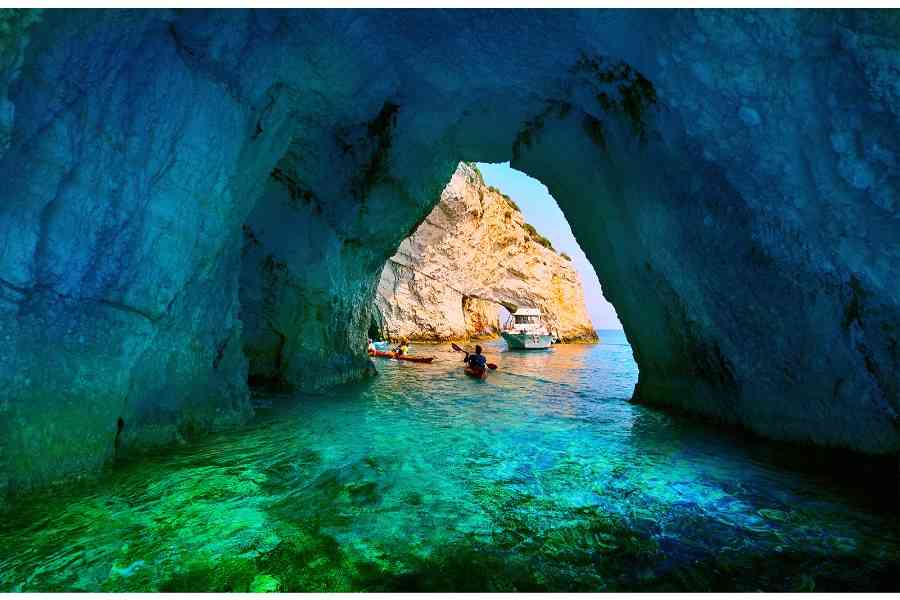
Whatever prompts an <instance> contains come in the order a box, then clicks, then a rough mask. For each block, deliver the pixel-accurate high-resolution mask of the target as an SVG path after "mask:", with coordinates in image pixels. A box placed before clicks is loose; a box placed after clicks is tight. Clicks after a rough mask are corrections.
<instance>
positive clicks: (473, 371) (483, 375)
mask: <svg viewBox="0 0 900 600" xmlns="http://www.w3.org/2000/svg"><path fill="white" fill-rule="evenodd" d="M465 371H466V375H468V376H469V377H474V378H475V379H487V369H479V368H478V367H466V369H465Z"/></svg>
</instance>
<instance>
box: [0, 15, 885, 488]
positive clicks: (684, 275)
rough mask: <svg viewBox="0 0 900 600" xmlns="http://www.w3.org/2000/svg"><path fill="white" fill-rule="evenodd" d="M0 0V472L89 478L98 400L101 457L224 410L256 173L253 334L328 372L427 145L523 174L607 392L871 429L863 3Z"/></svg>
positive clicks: (843, 434)
mask: <svg viewBox="0 0 900 600" xmlns="http://www.w3.org/2000/svg"><path fill="white" fill-rule="evenodd" d="M2 18H3V25H4V28H5V29H11V31H12V35H11V36H7V38H6V39H5V40H4V42H3V46H2V49H0V94H2V98H0V133H2V145H0V180H2V181H3V183H4V185H3V187H2V191H0V195H2V198H0V327H2V332H3V335H4V342H5V343H4V344H3V346H2V347H0V380H2V381H3V382H4V386H3V389H2V391H0V410H2V416H3V419H2V422H0V427H2V428H3V431H2V434H3V435H2V436H0V439H2V441H3V442H4V443H5V444H6V448H5V449H4V452H3V457H4V458H3V460H4V461H5V464H4V465H3V466H2V473H3V475H4V477H5V481H6V483H5V484H4V483H0V485H7V486H8V488H9V489H11V490H16V489H23V488H26V487H28V486H30V485H35V484H41V483H45V482H47V481H51V480H53V479H55V478H58V477H61V476H66V475H71V474H74V473H77V472H82V471H95V470H96V469H97V468H98V467H99V465H101V464H102V463H103V462H104V461H106V460H108V459H109V457H110V456H111V455H112V453H113V447H114V446H113V444H114V439H115V434H116V429H117V425H116V423H117V419H118V417H122V418H123V420H124V421H125V428H124V431H123V434H122V436H121V448H120V450H122V451H127V450H128V449H136V448H141V447H146V446H147V445H151V444H155V443H165V442H167V441H170V440H172V439H175V438H177V436H178V435H185V434H187V433H190V432H191V431H193V430H197V429H201V430H202V429H209V428H214V427H217V426H219V425H220V424H227V423H231V422H234V421H239V420H241V419H244V418H246V415H247V414H248V413H249V408H248V403H247V389H246V383H245V382H246V376H247V371H246V368H247V367H246V364H247V362H246V358H245V357H244V356H243V355H242V352H241V350H242V348H245V347H246V346H245V340H247V339H249V340H256V339H261V338H263V337H265V335H267V334H266V333H265V332H264V331H262V330H261V329H259V323H261V322H263V321H262V320H261V319H257V321H255V324H253V325H252V326H251V327H249V328H248V332H247V335H245V333H244V331H243V326H242V323H241V320H240V319H239V315H240V314H241V312H242V307H241V297H242V296H243V297H244V298H248V299H252V298H259V297H260V295H261V292H259V291H254V290H253V289H250V288H249V287H248V288H247V289H246V290H244V292H241V281H244V282H249V283H246V285H250V286H252V285H254V284H253V279H254V278H253V277H250V276H249V275H247V274H246V269H248V268H249V267H248V264H247V260H248V257H249V258H250V259H252V256H250V253H249V252H245V255H244V256H243V257H242V256H241V252H242V250H244V249H245V245H246V240H245V236H244V234H243V233H242V231H243V227H244V226H245V225H248V224H249V226H250V228H251V230H252V231H254V232H255V231H256V227H254V223H257V224H260V223H263V224H265V223H270V222H271V220H272V219H275V218H277V217H275V216H271V217H266V216H265V215H263V214H262V212H263V211H266V210H273V211H276V212H281V211H283V210H285V209H283V208H282V205H283V203H279V202H271V199H272V197H271V196H270V195H269V194H264V192H265V191H266V189H267V188H268V187H270V186H271V185H272V184H271V183H270V181H271V179H272V174H273V171H274V170H275V169H278V170H279V172H280V173H282V174H283V175H285V176H287V177H289V178H290V181H292V182H293V183H292V184H291V185H292V186H293V188H294V189H295V195H296V194H299V197H300V198H301V199H302V198H308V199H309V200H310V203H309V206H308V207H301V209H300V212H297V213H296V215H293V214H292V217H293V218H294V219H295V222H297V223H298V225H299V224H300V223H302V227H301V228H298V229H296V230H285V229H284V228H273V229H272V231H273V233H272V234H271V235H272V236H273V238H274V237H275V236H285V237H286V239H283V240H275V239H273V240H265V241H264V243H265V244H266V246H265V247H264V248H273V249H275V248H277V249H278V252H283V253H284V254H285V255H287V256H286V257H281V258H279V257H278V256H276V255H275V253H274V251H272V252H269V251H268V250H266V249H262V250H259V252H260V253H265V252H268V253H269V254H273V260H277V261H278V262H280V263H284V264H285V265H286V267H287V268H288V269H289V273H291V274H292V275H291V276H290V277H286V278H279V279H278V281H277V282H276V285H275V286H274V288H271V289H275V290H277V291H278V297H279V298H281V299H280V300H275V303H276V305H277V306H280V304H281V303H286V308H285V313H286V315H287V316H288V317H289V318H284V319H282V318H281V317H279V319H278V322H277V323H276V325H277V327H285V323H287V324H288V325H290V327H294V326H296V325H295V324H296V323H298V322H300V321H302V320H303V319H308V318H310V316H311V318H312V319H315V320H316V325H315V326H309V327H307V328H306V329H303V330H301V331H298V332H296V333H297V339H298V340H299V339H302V343H301V342H296V343H294V342H289V341H287V342H285V347H286V348H288V347H290V348H293V349H294V350H293V351H294V352H297V353H300V352H301V351H302V350H307V351H309V352H308V353H307V354H308V356H309V358H308V359H307V363H306V364H305V368H306V369H307V370H311V369H317V368H319V369H321V370H322V371H323V372H325V371H326V370H327V371H331V372H334V373H333V378H332V379H335V380H336V379H340V378H343V377H350V376H352V375H353V374H354V373H356V372H358V365H359V361H361V360H363V356H362V353H363V351H364V349H363V346H364V344H363V341H364V335H365V331H364V324H365V322H367V320H368V316H367V315H366V314H364V313H365V310H366V308H365V307H366V306H368V305H369V303H367V302H363V301H362V300H363V297H364V296H367V295H369V298H368V299H369V300H371V296H370V295H371V294H374V290H375V285H376V282H377V278H378V275H379V267H380V265H382V264H383V263H384V261H386V260H387V259H388V258H389V257H390V256H391V255H392V254H393V253H394V251H395V250H396V249H397V246H398V245H399V243H400V242H401V240H402V239H403V238H405V237H407V236H408V235H410V234H411V233H412V232H413V231H414V230H415V228H416V226H417V225H418V223H419V222H420V221H421V220H422V219H424V218H425V216H426V215H428V213H429V212H430V210H431V209H432V208H433V205H434V202H435V201H436V199H437V198H438V195H439V193H440V190H441V189H442V188H443V186H444V185H445V184H446V183H447V181H448V179H449V178H450V175H451V174H452V173H453V170H454V169H455V168H456V165H457V163H458V162H459V161H460V160H467V161H485V162H501V161H505V160H511V161H512V165H513V166H514V167H515V168H517V169H519V170H522V171H524V172H526V173H528V174H530V175H532V176H534V177H537V178H538V179H540V180H541V181H543V182H544V183H545V184H547V185H548V187H549V189H550V191H551V193H552V194H553V196H554V197H555V198H556V199H557V201H558V202H559V204H560V207H561V209H562V210H563V212H564V213H565V215H566V216H567V219H568V221H569V222H570V224H571V225H572V229H573V233H574V234H575V236H576V238H577V239H578V240H579V243H580V244H581V246H582V248H583V249H584V250H585V253H586V254H587V256H588V258H589V259H590V260H591V262H592V263H593V265H594V267H595V269H596V270H597V273H598V275H599V277H600V280H601V282H602V284H603V288H604V292H605V294H606V295H607V297H608V298H609V300H610V301H611V302H612V303H613V304H614V305H615V307H616V310H617V313H618V315H619V317H620V319H621V321H622V324H623V326H624V328H625V332H626V334H627V336H628V338H629V340H630V342H631V343H632V345H633V348H634V352H635V358H636V359H637V362H638V365H639V367H640V380H639V384H638V389H637V390H636V393H637V396H638V398H639V399H640V400H642V401H645V402H648V403H653V404H659V405H675V406H679V407H682V408H685V409H687V410H690V411H693V412H696V413H701V414H706V415H710V416H713V417H716V418H720V419H723V420H726V421H729V422H733V423H739V424H742V425H744V426H746V427H749V428H751V429H752V430H754V431H756V432H758V433H760V434H762V435H766V436H770V437H776V438H785V439H792V440H801V441H811V442H814V443H819V444H826V445H836V446H844V447H849V448H855V449H858V450H865V451H871V452H896V451H897V450H898V447H900V435H898V426H900V425H898V410H900V401H898V383H900V382H898V372H900V368H898V367H900V350H898V322H900V318H898V317H900V287H898V286H897V281H898V280H900V235H898V231H900V207H898V202H897V198H898V188H900V164H898V161H900V119H898V116H900V89H898V87H897V81H898V80H900V78H898V72H900V67H898V64H900V48H898V44H900V42H898V40H900V35H898V31H900V24H898V19H900V17H898V16H897V14H896V13H893V12H889V11H847V12H840V11H724V12H720V11H608V12H605V11H537V12H530V11H521V12H515V13H508V12H503V11H479V12H467V11H446V12H444V11H433V12H425V11H398V12H391V11H375V12H365V11H175V10H172V11H169V10H159V11H124V12H123V11H101V12H97V11H46V12H44V13H43V14H42V15H41V16H40V18H38V19H30V18H28V19H12V20H10V19H8V17H7V16H6V14H5V13H4V15H3V17H2ZM267 199H268V200H270V202H268V206H269V208H268V209H267V208H265V207H262V206H261V205H260V203H259V201H266V200H267ZM312 199H315V200H316V202H314V203H313V202H312ZM287 210H293V209H292V208H288V209H287ZM275 231H277V232H278V233H275ZM304 234H308V235H315V236H321V238H322V239H325V238H327V239H328V240H330V242H329V243H328V244H325V246H321V245H315V244H311V243H310V244H307V245H305V246H304V247H303V249H302V250H298V249H297V248H296V247H295V246H294V245H293V244H292V243H291V241H293V242H295V243H297V244H303V239H302V237H301V236H302V235H304ZM263 256H265V254H259V255H257V258H262V257H263ZM257 264H261V265H265V264H266V263H265V262H264V261H263V262H258V263H257ZM305 270H308V271H309V272H310V274H311V275H310V276H309V277H307V276H306V275H305V274H303V271H305ZM297 273H300V276H296V277H295V276H294V275H293V274H297ZM313 274H314V275H315V277H313ZM260 277H261V276H260ZM322 277H324V278H325V279H324V280H322V279H321V278H322ZM257 281H258V279H257ZM291 282H293V283H291ZM282 283H287V285H284V286H282ZM291 285H294V287H296V288H297V289H296V290H295V295H291V294H289V293H287V292H288V288H289V287H291ZM307 286H311V287H309V288H307ZM323 290H324V292H323ZM301 298H311V299H310V300H306V299H303V300H301ZM335 298H337V299H346V301H345V302H344V303H337V304H331V299H335ZM308 302H310V303H312V305H314V306H317V307H318V308H317V309H316V310H312V311H310V312H309V314H308V315H307V316H303V317H302V318H301V317H300V316H295V315H297V314H298V312H297V311H298V310H299V307H300V306H301V305H302V306H306V305H307V303H308ZM291 305H293V308H292V307H291ZM261 306H266V303H264V302H263V303H262V304H261ZM268 306H272V305H271V304H268ZM278 310H281V308H278ZM254 311H256V313H257V314H263V311H262V309H259V308H258V307H256V308H254V307H252V306H248V307H247V311H246V312H245V314H246V315H248V317H247V319H248V323H250V322H251V321H253V318H254V317H251V316H249V315H251V314H253V312H254ZM357 327H358V328H357ZM283 333H285V335H288V334H290V335H294V333H292V332H290V331H288V332H283ZM301 334H302V335H301ZM261 345H262V346H264V345H265V344H261ZM254 346H255V343H254V342H252V341H251V343H250V355H251V356H250V358H251V361H256V362H255V363H254V364H261V365H265V364H266V363H267V361H269V364H271V362H270V361H271V358H267V357H271V352H269V351H267V350H265V349H262V350H260V351H259V355H258V356H257V357H254V356H253V352H254V350H253V347H254ZM257 347H258V346H257ZM322 349H327V351H323V350H322ZM335 354H337V355H339V356H338V357H335ZM281 360H286V361H287V362H285V363H283V364H287V365H295V364H297V363H296V361H295V360H294V359H293V358H292V357H288V358H286V359H285V358H284V357H282V359H281ZM264 368H266V367H264ZM293 368H294V367H291V369H293ZM335 371H336V372H335Z"/></svg>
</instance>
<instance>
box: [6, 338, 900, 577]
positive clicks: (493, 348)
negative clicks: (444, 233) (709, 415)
mask: <svg viewBox="0 0 900 600" xmlns="http://www.w3.org/2000/svg"><path fill="white" fill-rule="evenodd" d="M601 338H602V339H603V340H604V342H605V343H602V344H600V345H596V346H560V347H556V348H554V349H553V350H550V351H545V352H500V350H501V349H502V348H503V347H504V345H503V343H502V342H499V343H496V344H488V345H487V346H488V348H487V353H488V355H489V358H490V360H492V361H494V362H497V363H498V364H499V365H500V370H499V371H498V372H496V373H492V374H491V376H490V377H489V379H488V380H487V381H486V382H480V381H474V380H471V379H469V378H466V377H464V375H463V373H462V368H461V366H462V363H461V362H460V355H459V354H454V353H452V352H448V351H447V349H446V347H444V346H439V347H435V348H433V349H432V348H429V347H427V346H424V345H417V346H416V347H415V351H416V352H417V353H421V354H426V353H427V354H430V353H434V354H436V355H437V356H438V357H439V359H440V360H439V361H437V362H435V363H434V364H432V365H414V364H407V363H397V362H393V361H379V362H378V366H379V369H380V371H381V375H380V376H379V377H377V378H376V380H374V381H372V382H369V383H366V384H360V385H354V386H347V387H343V388H341V389H339V390H336V391H334V392H332V393H329V394H328V395H325V396H319V397H311V398H303V399H302V400H301V401H300V402H299V403H289V404H288V403H280V404H279V403H278V402H276V403H275V408H272V409H270V410H266V411H264V413H263V414H261V415H260V418H259V419H258V420H257V421H256V422H255V423H253V424H252V425H251V426H250V427H248V428H246V429H245V430H243V431H240V432H231V433H227V434H221V435H217V436H213V437H210V438H206V439H204V440H203V441H201V442H199V443H196V444H192V445H189V446H186V447H183V448H180V449H177V450H174V451H169V452H167V453H165V454H163V455H160V456H152V457H145V458H141V459H140V460H135V461H134V462H132V463H130V464H127V465H120V466H119V467H117V468H116V469H114V470H112V471H111V472H110V473H109V474H108V475H107V476H106V477H104V478H103V479H102V481H100V482H95V483H86V484H81V485H75V486H71V487H69V488H67V489H66V490H65V491H64V492H60V491H54V492H52V493H45V494H41V495H37V496H33V497H30V498H29V499H28V500H27V501H24V502H18V503H16V504H15V506H13V507H12V508H11V509H10V511H9V512H8V513H6V514H4V515H3V520H2V525H0V547H2V550H0V590H4V591H8V590H105V591H121V590H151V591H152V590H159V591H179V590H198V591H202V590H235V591H242V590H243V591H246V590H253V591H267V590H276V589H280V590H294V591H301V590H310V591H342V590H435V591H439V590H496V591H502V590H509V591H512V590H550V591H553V590H559V591H562V590H614V589H625V590H698V591H699V590H710V589H715V590H720V589H735V590H757V589H784V590H798V591H799V590H813V589H815V590H828V589H836V590H839V589H888V590H892V589H893V590H896V589H897V587H898V573H897V569H896V564H897V563H898V558H900V549H898V547H900V543H898V534H897V531H898V529H897V527H898V521H897V516H896V513H891V512H885V511H884V510H883V509H879V508H878V507H877V506H874V507H873V506H872V505H871V503H867V502H865V501H864V498H862V497H861V496H864V495H865V492H863V493H862V494H860V493H859V492H854V490H853V489H851V486H849V485H848V484H840V483H837V482H834V481H830V480H829V478H828V477H827V476H823V475H821V474H818V475H816V474H811V473H808V472H807V473H804V472H799V471H797V470H790V469H787V468H783V467H779V466H776V465H777V462H776V461H772V460H769V459H771V458H772V456H773V454H774V453H777V452H778V451H779V450H778V446H774V445H771V444H762V443H760V442H755V441H747V440H743V439H741V438H740V437H739V436H737V435H736V434H734V433H733V432H727V431H725V432H719V431H716V430H714V429H711V428H709V427H708V426H704V425H700V424H696V423H693V422H691V421H688V420H685V419H680V418H676V417H672V416H670V415H667V414H666V413H662V412H659V411H653V410H648V409H646V408H643V407H640V406H634V405H631V404H629V403H627V402H626V401H625V400H626V399H627V398H628V397H629V396H630V394H631V391H632V388H633V385H634V381H635V379H636V369H635V366H634V363H633V361H632V359H631V350H630V348H629V347H628V346H627V344H626V343H625V341H624V338H623V337H622V336H621V334H615V333H613V332H601ZM432 350H433V352H432ZM761 449H762V450H761ZM773 449H774V450H773ZM787 451H789V452H796V449H791V450H787ZM893 485H894V486H895V487H896V482H894V483H893Z"/></svg>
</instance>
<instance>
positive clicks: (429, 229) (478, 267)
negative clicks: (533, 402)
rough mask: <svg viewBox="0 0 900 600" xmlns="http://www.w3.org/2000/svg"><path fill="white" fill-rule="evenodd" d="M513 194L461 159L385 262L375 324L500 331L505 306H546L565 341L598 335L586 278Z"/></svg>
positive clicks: (453, 335) (447, 332) (435, 335)
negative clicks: (531, 220)
mask: <svg viewBox="0 0 900 600" xmlns="http://www.w3.org/2000/svg"><path fill="white" fill-rule="evenodd" d="M528 227H529V225H528V224H526V222H525V218H524V216H523V215H522V213H521V212H520V211H519V209H518V207H517V206H516V204H515V203H514V201H513V199H511V198H509V197H508V196H505V195H504V194H503V193H502V192H501V191H500V190H498V189H496V188H493V187H489V186H487V185H486V184H485V183H484V181H483V179H482V178H481V174H480V173H479V172H478V171H477V170H476V169H473V168H472V167H470V166H469V165H467V164H465V163H460V165H459V167H458V168H457V170H456V172H455V173H454V174H453V177H452V178H451V179H450V183H448V184H447V187H445V188H444V191H443V192H442V193H441V200H440V202H439V203H438V204H437V206H435V207H434V209H433V210H432V211H431V213H429V215H428V217H426V218H425V221H423V222H422V224H421V225H419V227H418V229H416V232H415V233H414V234H413V235H411V236H410V237H408V238H406V239H405V240H403V242H402V243H401V244H400V247H399V248H398V249H397V252H396V253H395V254H394V256H392V257H391V258H390V259H388V261H387V263H385V266H384V270H383V271H382V273H381V279H380V280H379V282H378V289H377V292H376V296H375V306H376V311H375V313H374V314H373V317H372V318H373V321H374V323H375V325H376V327H375V329H377V332H378V334H380V335H381V336H382V337H389V338H391V339H397V338H407V339H411V340H448V339H468V338H471V337H483V336H491V335H496V334H497V332H498V330H499V327H500V326H501V325H502V324H501V323H500V322H499V321H498V313H499V308H500V306H503V307H505V308H506V309H507V310H509V311H514V310H516V308H519V307H523V306H525V307H538V308H540V309H541V312H542V314H543V315H544V318H545V320H546V321H547V324H548V325H549V326H550V330H551V331H552V332H553V333H554V334H555V335H557V336H558V337H559V338H560V339H561V340H562V341H564V342H592V341H596V339H597V334H596V332H595V331H594V327H593V325H592V324H591V319H590V316H589V315H588V312H587V306H586V305H585V301H584V290H583V288H582V285H581V278H580V277H579V275H578V273H577V271H576V270H575V268H574V267H573V266H572V263H571V261H570V260H568V259H567V258H565V257H564V256H561V255H560V254H558V253H557V252H555V251H554V250H553V249H552V248H551V247H548V246H549V242H547V241H546V240H545V239H544V238H542V237H541V236H540V234H539V233H537V232H536V231H534V230H533V229H532V230H531V231H529V230H528V229H527V228H528Z"/></svg>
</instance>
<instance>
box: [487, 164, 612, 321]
mask: <svg viewBox="0 0 900 600" xmlns="http://www.w3.org/2000/svg"><path fill="white" fill-rule="evenodd" d="M478 168H479V169H480V170H481V174H482V175H483V176H484V181H485V183H487V184H488V185H492V186H494V187H496V188H499V189H500V190H501V191H503V192H504V193H506V194H508V195H509V196H510V197H511V198H512V199H513V200H514V201H515V203H516V204H518V205H519V208H520V209H521V210H522V214H524V215H525V220H526V221H528V222H529V223H531V224H532V225H534V226H535V228H536V229H537V230H538V233H540V234H541V235H543V236H544V237H546V238H547V239H549V240H550V241H551V242H553V247H554V248H555V249H556V250H557V251H558V252H565V253H566V254H568V255H569V256H571V257H572V264H573V265H575V270H576V271H578V274H579V275H580V276H581V282H582V283H583V284H584V299H585V302H587V308H588V313H590V315H591V321H593V322H594V328H595V329H622V324H621V323H619V319H618V317H617V316H616V310H615V309H614V308H613V307H612V304H610V303H609V302H607V301H606V298H604V297H603V291H602V289H601V288H600V282H599V281H598V280H597V273H595V272H594V267H592V266H591V263H590V262H588V259H587V257H586V256H585V255H584V252H582V250H581V247H580V246H579V245H578V242H576V241H575V236H574V235H572V229H571V228H570V227H569V223H568V221H566V217H565V216H563V214H562V211H561V210H560V209H559V206H558V205H557V204H556V200H554V199H553V196H551V195H550V191H549V190H548V189H547V186H545V185H544V184H543V183H541V182H540V181H538V180H537V179H534V178H532V177H529V176H528V175H526V174H525V173H522V172H521V171H516V170H515V169H513V168H512V167H510V166H509V163H502V164H501V163H498V164H490V163H478Z"/></svg>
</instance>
